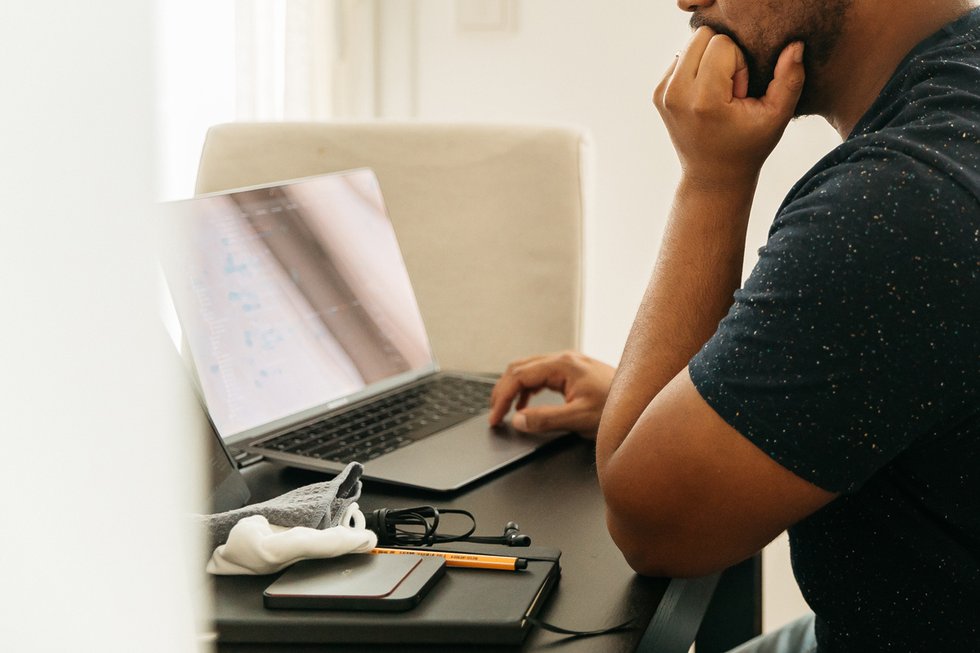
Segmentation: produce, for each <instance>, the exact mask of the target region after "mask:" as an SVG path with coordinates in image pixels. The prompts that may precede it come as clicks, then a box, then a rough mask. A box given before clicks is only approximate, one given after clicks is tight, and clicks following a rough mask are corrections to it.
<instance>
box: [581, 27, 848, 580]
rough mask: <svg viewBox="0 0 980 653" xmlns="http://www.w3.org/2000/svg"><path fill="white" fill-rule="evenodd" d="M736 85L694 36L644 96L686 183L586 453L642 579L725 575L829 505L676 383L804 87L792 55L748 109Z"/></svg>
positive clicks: (737, 256) (720, 49)
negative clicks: (650, 95) (590, 452)
mask: <svg viewBox="0 0 980 653" xmlns="http://www.w3.org/2000/svg"><path fill="white" fill-rule="evenodd" d="M745 74H746V73H745V64H744V60H743V59H742V55H741V52H740V51H739V49H738V47H737V46H736V45H735V44H734V43H733V42H732V41H731V40H729V39H728V38H726V37H724V36H719V35H715V34H714V33H713V32H712V31H711V30H710V29H707V28H701V29H700V30H698V32H696V33H695V35H694V37H693V38H692V40H691V42H690V44H689V46H688V48H687V50H686V51H685V52H684V53H683V55H681V56H680V57H679V58H678V60H677V61H676V62H675V64H674V65H673V66H672V67H671V69H670V70H669V71H668V73H667V75H666V77H665V78H664V80H663V82H661V84H660V85H659V86H658V88H657V91H656V94H655V97H654V100H655V103H656V104H657V108H658V109H659V110H660V112H661V115H662V116H663V118H664V121H665V123H666V124H667V127H668V129H669V131H670V133H671V138H672V140H673V142H674V146H675V149H676V150H677V152H678V156H679V157H680V160H681V166H682V180H681V183H680V185H679V187H678V190H677V193H676V196H675V200H674V204H673V207H672V211H671V215H670V220H669V223H668V228H667V231H666V233H665V237H664V243H663V245H662V248H661V252H660V258H659V260H658V263H657V266H656V269H655V271H654V275H653V279H652V280H651V282H650V285H649V287H648V290H647V293H646V296H645V298H644V300H643V303H642V305H641V308H640V311H639V314H638V315H637V319H636V322H635V323H634V326H633V330H632V332H631V334H630V338H629V341H628V343H627V346H626V350H625V352H624V355H623V359H622V362H621V365H620V368H619V371H618V372H617V375H616V378H615V380H614V382H613V385H612V389H611V391H610V394H609V398H608V401H607V403H606V407H605V410H604V412H603V416H602V422H601V424H600V428H599V433H598V440H597V449H596V459H597V464H598V470H599V478H600V482H601V484H602V489H603V493H604V495H605V497H606V503H607V522H608V524H609V528H610V532H611V533H612V535H613V537H614V539H615V540H616V542H617V544H618V545H619V546H620V548H621V549H622V550H623V552H624V554H625V555H626V557H627V560H628V561H629V562H630V564H632V565H633V566H634V568H636V569H637V570H638V571H641V572H644V573H656V574H668V575H690V574H699V573H706V572H708V571H711V570H714V569H720V568H723V567H725V566H727V565H729V564H731V563H732V562H735V561H737V560H738V559H740V558H743V557H745V556H747V555H750V554H751V553H752V552H753V551H754V550H756V549H757V548H758V547H760V546H762V545H764V544H765V543H766V542H767V541H768V540H769V539H771V538H772V537H774V536H775V535H777V534H778V533H779V532H780V531H781V530H782V529H783V528H785V527H786V526H788V525H789V524H791V523H793V522H794V521H796V520H798V519H800V518H802V517H803V516H805V515H806V514H809V513H810V512H812V511H813V510H816V509H817V508H819V507H820V506H821V505H823V504H824V503H826V502H827V501H830V500H831V499H832V498H833V495H831V494H830V493H827V492H825V491H823V490H821V489H819V488H816V487H815V486H812V485H810V484H809V483H806V482H805V481H803V480H802V479H799V478H798V477H796V476H794V475H793V474H791V473H789V472H788V471H786V470H785V469H783V468H781V467H780V466H779V465H777V464H776V463H774V462H773V461H772V460H771V459H769V458H768V456H766V455H765V454H764V453H763V452H761V451H759V450H758V449H756V448H755V447H754V446H752V445H751V444H750V443H749V442H748V441H747V440H745V439H744V438H742V437H741V436H740V435H739V434H738V433H737V432H735V431H734V430H733V429H732V428H731V427H729V426H728V425H727V424H726V423H725V422H724V421H723V420H721V418H719V417H718V416H717V414H715V413H714V411H713V410H712V409H711V408H710V407H709V406H708V405H707V404H705V403H704V401H703V400H701V398H700V396H699V395H698V393H697V391H696V389H695V388H694V386H693V384H692V383H691V380H690V377H689V376H688V375H687V372H686V365H687V362H688V360H690V358H691V357H692V356H693V355H694V354H695V353H696V352H697V351H698V349H700V347H701V346H702V345H703V344H704V342H706V341H707V340H708V339H709V338H710V337H711V335H712V334H713V333H714V332H715V330H716V328H717V325H718V322H719V321H720V320H721V318H722V317H723V316H724V315H725V313H726V312H727V310H728V308H729V306H730V304H731V301H732V294H733V292H734V290H735V289H736V288H737V287H738V286H739V280H740V271H741V265H742V257H743V253H744V243H745V230H746V226H747V223H748V218H749V212H750V209H751V205H752V198H753V195H754V193H755V189H756V183H757V179H758V174H759V170H760V169H761V167H762V164H763V162H764V161H765V159H766V158H767V157H768V155H769V153H770V152H771V151H772V149H773V148H774V147H775V145H776V143H777V142H778V141H779V139H780V138H781V136H782V132H783V130H784V129H785V127H786V125H787V124H788V122H789V120H790V119H791V118H792V115H793V109H794V108H795V105H796V101H797V100H798V98H799V93H800V91H801V89H802V85H803V67H802V50H801V46H799V45H791V46H789V47H787V48H786V50H785V51H784V52H783V53H782V55H781V57H780V60H779V63H778V65H777V71H776V79H775V81H773V83H772V85H770V88H769V92H768V93H767V94H766V96H765V97H764V98H761V99H759V100H755V99H752V98H747V97H745V86H746V84H745ZM784 504H785V505H784ZM704 538H707V540H706V539H704ZM705 541H711V542H712V544H713V545H712V546H711V547H704V546H703V543H704V542H705ZM699 543H700V545H699Z"/></svg>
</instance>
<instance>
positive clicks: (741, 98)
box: [653, 27, 805, 191]
mask: <svg viewBox="0 0 980 653" xmlns="http://www.w3.org/2000/svg"><path fill="white" fill-rule="evenodd" d="M804 79H805V72H804V68H803V44H802V43H800V42H797V43H791V44H790V45H788V46H786V48H785V49H784V50H783V52H782V53H781V54H780V56H779V60H778V62H777V64H776V69H775V73H774V78H773V81H772V83H770V84H769V88H768V89H767V91H766V94H765V95H764V96H763V97H761V98H758V99H756V98H751V97H748V81H749V80H748V68H747V66H746V64H745V57H744V55H743V54H742V51H741V50H740V49H739V47H738V46H737V45H736V44H735V42H734V41H732V40H731V39H730V38H728V37H727V36H724V35H721V34H716V33H715V32H714V31H713V30H711V28H708V27H701V28H699V29H698V30H697V31H696V32H695V33H694V36H693V37H692V38H691V40H690V42H689V43H688V45H687V48H686V49H685V50H684V52H682V53H680V54H679V55H678V56H677V58H676V59H675V60H674V63H673V64H672V65H671V66H670V69H669V70H668V71H667V74H666V75H665V76H664V78H663V80H662V81H661V82H660V84H659V85H658V86H657V89H656V91H655V92H654V96H653V100H654V104H655V105H656V106H657V109H658V110H659V111H660V115H661V116H662V117H663V120H664V123H665V124H666V125H667V129H668V131H669V132H670V137H671V140H672V141H673V143H674V148H675V149H676V150H677V156H678V158H679V159H680V163H681V169H682V170H683V173H684V177H685V179H686V180H687V181H688V182H690V183H691V184H692V185H694V186H695V187H697V188H699V189H702V190H705V191H715V190H718V191H725V190H744V189H745V188H746V185H748V186H749V187H754V184H755V181H756V179H757V178H758V174H759V170H760V169H761V168H762V164H763V163H764V162H765V160H766V158H767V157H768V156H769V154H770V153H771V152H772V150H773V149H774V148H775V147H776V144H777V143H778V142H779V139H780V138H781V137H782V134H783V131H784V130H785V129H786V125H788V124H789V121H790V120H792V118H793V115H794V111H795V109H796V104H797V102H798V101H799V99H800V93H801V92H802V91H803V82H804Z"/></svg>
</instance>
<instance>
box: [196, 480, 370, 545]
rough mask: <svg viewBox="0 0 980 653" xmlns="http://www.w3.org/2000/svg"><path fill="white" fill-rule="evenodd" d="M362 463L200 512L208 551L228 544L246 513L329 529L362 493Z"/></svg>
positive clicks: (277, 522) (282, 522) (272, 520)
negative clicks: (266, 496)
mask: <svg viewBox="0 0 980 653" xmlns="http://www.w3.org/2000/svg"><path fill="white" fill-rule="evenodd" d="M362 473H364V467H363V466H362V465H361V464H360V463H350V464H349V465H347V467H346V468H345V469H344V471H342V472H340V473H339V474H337V476H335V477H334V478H333V479H332V480H330V481H326V482H324V483H314V484H312V485H306V486H304V487H301V488H298V489H296V490H293V491H291V492H287V493H286V494H283V495H281V496H278V497H276V498H274V499H270V500H268V501H263V502H262V503H256V504H254V505H250V506H245V507H244V508H239V509H237V510H229V511H228V512H222V513H218V514H214V515H196V516H195V518H196V520H197V521H198V522H199V523H200V524H201V525H202V526H203V527H204V528H205V529H206V530H207V538H208V539H207V541H208V542H209V544H210V546H209V548H208V551H214V549H215V548H217V547H218V546H220V545H221V544H224V543H225V542H226V541H227V540H228V535H229V533H231V529H232V528H233V527H234V526H235V524H237V523H238V522H239V521H241V520H242V519H244V518H245V517H251V516H253V515H262V516H263V517H265V518H266V519H267V520H268V522H269V523H270V524H275V525H276V526H283V527H287V528H288V527H292V526H304V527H306V528H315V529H321V530H322V529H325V528H331V527H333V526H338V525H340V524H341V523H342V522H343V519H344V517H345V515H346V514H347V509H348V508H349V507H350V506H351V505H352V504H354V502H355V501H357V499H358V498H359V497H360V496H361V474H362Z"/></svg>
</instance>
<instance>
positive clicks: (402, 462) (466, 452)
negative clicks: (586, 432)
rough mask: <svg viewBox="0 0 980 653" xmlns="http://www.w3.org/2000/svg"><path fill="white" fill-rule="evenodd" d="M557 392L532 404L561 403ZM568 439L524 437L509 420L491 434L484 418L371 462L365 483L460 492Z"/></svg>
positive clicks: (546, 435)
mask: <svg viewBox="0 0 980 653" xmlns="http://www.w3.org/2000/svg"><path fill="white" fill-rule="evenodd" d="M561 402H562V397H561V395H558V394H556V393H553V392H548V393H543V394H542V395H539V397H535V399H534V400H533V401H532V404H535V405H540V404H544V403H552V404H553V403H561ZM564 435H567V433H565V432H563V431H552V432H549V433H543V434H540V433H539V434H529V433H520V432H518V431H516V430H514V428H513V427H511V426H510V421H509V420H508V421H507V422H506V423H505V424H502V425H501V426H498V427H495V428H490V426H489V425H488V423H487V414H486V413H483V414H480V415H477V416H475V417H473V418H472V419H469V420H467V421H465V422H462V423H460V424H457V425H456V426H454V427H452V428H449V429H447V430H445V431H443V432H441V433H437V434H435V435H432V436H430V437H428V438H425V439H424V440H421V441H419V442H416V443H415V444H413V445H411V446H408V447H405V448H404V449H399V450H397V451H394V452H392V453H391V454H388V455H387V456H382V457H381V458H379V459H377V460H372V461H370V462H367V463H365V465H364V478H366V479H372V478H373V479H377V480H381V481H386V482H389V483H398V484H402V485H410V486H414V487H420V488H427V489H431V490H439V491H451V490H457V489H459V488H461V487H462V486H464V485H466V484H467V483H471V482H473V481H475V480H477V479H478V478H480V477H481V476H485V475H486V474H488V473H490V472H493V471H496V470H498V469H500V468H501V467H504V466H506V465H508V464H510V463H512V462H515V461H517V460H520V459H521V458H524V457H526V456H528V455H530V454H531V453H533V452H534V451H535V450H537V449H539V448H540V447H542V446H544V445H546V444H547V443H549V442H552V441H553V440H556V439H558V438H560V437H562V436H564Z"/></svg>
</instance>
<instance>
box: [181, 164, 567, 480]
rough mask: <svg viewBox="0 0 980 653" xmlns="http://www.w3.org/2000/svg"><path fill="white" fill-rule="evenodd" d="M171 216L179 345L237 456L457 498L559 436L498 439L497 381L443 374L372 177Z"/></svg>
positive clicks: (250, 192) (302, 185)
mask: <svg viewBox="0 0 980 653" xmlns="http://www.w3.org/2000/svg"><path fill="white" fill-rule="evenodd" d="M162 209H163V212H164V216H163V219H164V221H165V224H166V225H168V226H169V227H171V228H172V230H173V234H174V236H173V237H172V238H171V239H170V243H171V247H170V248H169V251H168V255H167V256H166V257H165V266H164V267H165V271H166V276H167V283H168V286H169V288H170V291H171V294H172V297H173V300H174V305H175V307H176V309H177V315H178V317H179V322H180V327H181V329H182V331H183V340H184V341H185V342H186V343H187V348H188V351H189V355H190V359H191V361H192V363H193V365H192V366H193V368H194V373H195V374H196V377H197V381H198V383H199V385H200V390H201V393H202V395H203V397H204V399H205V402H206V404H207V409H208V412H209V413H210V416H211V419H212V420H213V422H214V425H215V427H216V428H217V430H218V432H219V433H220V434H221V437H222V438H223V440H224V441H225V442H226V443H227V444H228V445H229V447H230V448H231V449H232V450H233V451H234V450H235V449H240V450H245V451H248V452H252V453H256V454H261V455H262V456H264V457H265V458H267V459H270V460H275V461H278V462H281V463H284V464H287V465H290V466H295V467H302V468H306V469H313V470H320V471H324V472H330V473H336V472H339V471H341V470H342V469H343V468H344V467H345V466H346V464H347V463H348V462H350V461H352V460H356V461H358V462H361V463H363V464H364V478H365V479H368V480H377V481H384V482H387V483H394V484H398V485H406V486H412V487H418V488H424V489H429V490H436V491H453V490H457V489H459V488H461V487H463V486H464V485H466V484H468V483H470V482H472V481H475V480H477V479H479V478H481V477H483V476H485V475H487V474H489V473H491V472H493V471H496V470H498V469H500V468H502V467H504V466H507V465H509V464H511V463H513V462H515V461H517V460H519V459H521V458H524V457H526V456H528V455H529V454H531V453H532V452H534V451H535V450H536V449H538V448H540V447H541V446H543V445H545V444H547V443H548V442H551V441H552V440H554V439H556V438H558V437H561V436H562V435H563V434H562V433H549V434H544V435H529V434H523V433H518V432H517V431H515V430H514V429H513V428H512V427H510V426H509V425H505V426H502V427H498V428H494V429H491V428H490V427H489V426H488V425H487V416H486V410H487V406H488V402H489V393H490V390H491V388H492V386H493V381H492V380H491V379H487V378H483V377H479V376H471V375H463V374H449V373H445V372H441V371H440V370H439V366H438V364H437V363H436V360H435V358H434V356H433V353H432V348H431V346H430V344H429V339H428V336H427V334H426V331H425V326H424V324H423V322H422V316H421V313H420V312H419V308H418V304H417V302H416V299H415V294H414V291H413V289H412V285H411V281H410V280H409V277H408V272H407V270H406V269H405V263H404V261H403V259H402V255H401V251H400V250H399V247H398V242H397V239H396V237H395V232H394V229H393V228H392V225H391V222H390V220H389V219H388V215H387V211H386V208H385V203H384V199H383V198H382V195H381V189H380V187H379V184H378V181H377V178H376V177H375V175H374V173H373V172H372V171H370V170H366V169H363V170H353V171H348V172H343V173H337V174H330V175H321V176H316V177H309V178H305V179H298V180H293V181H288V182H282V183H277V184H272V185H265V186H257V187H251V188H245V189H239V190H234V191H228V192H223V193H215V194H211V195H205V196H200V197H196V198H194V199H190V200H184V201H179V202H168V203H165V204H163V205H162ZM433 237H438V234H434V235H433ZM545 395H546V396H545V397H544V398H543V399H542V400H543V401H552V402H554V401H560V397H558V396H557V395H554V394H553V393H545ZM547 395H551V396H550V397H548V396H547Z"/></svg>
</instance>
